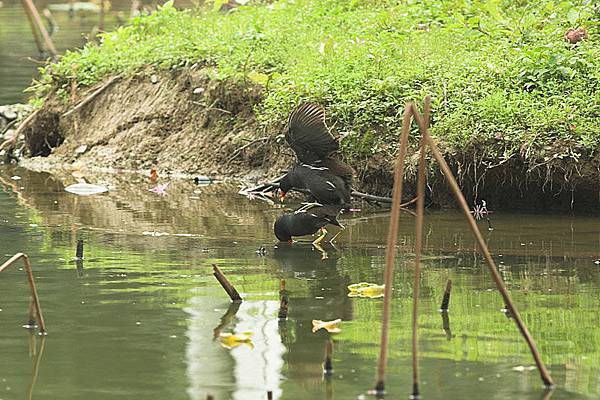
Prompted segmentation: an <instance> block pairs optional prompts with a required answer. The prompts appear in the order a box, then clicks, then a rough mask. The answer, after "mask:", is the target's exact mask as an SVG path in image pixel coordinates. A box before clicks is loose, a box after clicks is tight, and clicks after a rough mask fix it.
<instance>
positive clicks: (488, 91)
mask: <svg viewBox="0 0 600 400" xmlns="http://www.w3.org/2000/svg"><path fill="white" fill-rule="evenodd" d="M593 3H594V2H590V1H551V0H542V1H536V2H530V1H526V0H520V1H514V0H510V1H509V0H489V1H477V0H471V1H469V0H407V1H392V0H388V1H374V0H372V1H357V0H287V1H275V2H272V4H259V3H257V2H251V3H250V4H249V5H247V6H243V7H239V8H237V9H235V10H233V11H231V12H229V13H226V14H224V13H221V12H216V11H211V10H204V11H199V10H194V11H189V10H188V11H178V10H176V9H175V8H174V7H173V6H172V5H171V4H170V3H167V4H165V5H164V6H163V7H162V8H160V9H159V10H158V11H157V12H155V13H153V14H152V15H149V16H142V17H138V18H135V19H133V20H131V21H130V23H129V25H128V26H125V27H121V28H119V29H117V30H116V31H114V32H109V33H106V34H104V35H102V36H101V40H100V42H101V43H100V44H99V45H96V44H89V45H87V46H86V47H85V48H83V49H82V50H78V51H74V52H68V53H67V54H66V55H64V56H63V57H62V58H61V60H60V61H59V62H58V63H55V64H52V65H50V66H48V67H46V68H45V69H44V70H43V74H42V78H41V80H40V82H38V83H37V84H36V85H34V87H35V88H36V89H37V90H38V94H39V95H41V94H44V93H46V92H47V91H48V90H50V89H52V88H55V89H57V90H58V91H59V93H60V92H64V93H67V92H68V91H69V89H70V87H71V85H72V82H73V81H75V82H76V83H77V85H79V86H85V85H91V84H94V83H96V82H98V81H100V80H101V79H103V78H104V77H105V76H107V75H114V74H125V75H129V74H136V73H144V72H147V71H151V70H153V69H156V68H158V69H169V68H177V67H180V66H184V65H192V64H195V63H198V64H199V65H201V66H204V67H208V68H209V69H210V70H211V71H212V73H213V74H214V77H215V78H218V79H245V80H251V81H254V82H256V83H260V84H262V85H264V86H265V88H266V89H265V91H264V97H263V100H262V102H261V103H260V104H259V105H258V106H256V112H257V115H258V117H259V121H260V122H261V123H264V124H267V125H275V126H281V124H282V123H283V122H284V121H285V119H286V117H287V114H288V113H289V110H290V109H291V108H292V107H293V106H294V105H295V104H297V103H298V102H300V101H303V100H314V101H318V102H321V103H323V104H324V105H326V107H327V109H328V113H329V116H330V117H331V121H337V123H336V125H335V129H336V131H337V132H338V133H340V135H341V137H342V138H343V139H342V144H343V148H344V152H345V154H346V156H347V157H349V158H350V159H351V160H354V161H358V160H364V159H366V158H369V157H371V156H373V155H375V154H378V153H383V154H384V155H386V154H388V155H391V154H393V153H394V152H395V149H396V143H397V140H396V139H397V136H398V127H399V126H400V124H401V112H402V108H403V106H404V104H405V102H406V101H407V100H410V99H422V98H423V97H424V96H425V95H426V94H431V95H432V96H433V109H434V110H433V121H434V124H435V127H434V135H436V136H437V137H438V138H439V139H440V141H441V143H442V145H443V146H444V147H445V149H446V151H449V152H455V151H458V152H460V151H465V150H467V149H468V148H470V147H471V146H475V147H477V148H478V149H481V151H482V152H484V154H485V155H486V156H487V159H489V160H492V161H494V162H502V161H504V160H508V159H510V158H512V157H515V158H519V157H522V158H524V159H525V160H526V161H527V162H529V163H538V164H539V163H545V162H550V161H552V160H554V159H566V158H570V159H575V160H577V159H580V158H584V159H585V158H589V157H592V156H594V155H595V154H596V153H595V152H596V151H597V149H598V146H599V145H600V124H599V123H598V121H599V119H600V90H599V89H600V45H599V43H600V7H598V6H595V5H594V4H593ZM579 26H581V27H584V28H585V29H586V30H587V32H588V35H589V38H588V39H587V40H584V41H581V42H579V43H577V44H571V43H569V42H567V41H566V40H565V39H564V34H565V31H566V30H567V29H568V28H575V27H579Z"/></svg>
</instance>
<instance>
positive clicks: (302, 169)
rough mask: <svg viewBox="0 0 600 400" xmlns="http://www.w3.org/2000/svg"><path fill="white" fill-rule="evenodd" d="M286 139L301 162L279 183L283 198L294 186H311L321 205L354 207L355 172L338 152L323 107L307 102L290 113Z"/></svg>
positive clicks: (315, 197)
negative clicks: (351, 194) (352, 190)
mask: <svg viewBox="0 0 600 400" xmlns="http://www.w3.org/2000/svg"><path fill="white" fill-rule="evenodd" d="M285 139H286V141H287V142H288V144H289V145H290V147H291V148H292V150H294V153H296V157H297V159H298V162H297V163H296V165H294V166H293V167H292V169H291V170H290V171H289V172H288V173H287V174H286V175H285V176H284V177H283V178H282V179H281V181H280V182H279V188H280V198H281V200H283V198H284V197H285V194H286V192H288V191H289V190H291V189H293V188H296V189H307V190H308V191H309V193H310V195H311V197H312V198H313V199H314V200H315V201H317V202H319V203H321V204H327V205H329V204H331V205H340V206H342V208H350V191H351V185H352V176H353V174H354V171H353V170H352V168H351V167H350V166H349V165H348V164H346V163H344V162H343V161H342V160H340V159H338V158H336V157H335V155H334V153H335V152H336V151H337V150H338V149H339V143H338V141H337V139H336V138H334V137H333V135H332V134H331V133H330V132H329V129H328V128H327V126H326V125H325V110H324V109H323V107H321V106H320V105H318V104H313V103H305V104H302V105H300V106H299V107H298V108H296V110H295V111H294V112H293V113H292V114H291V115H290V118H289V121H288V125H287V127H286V133H285Z"/></svg>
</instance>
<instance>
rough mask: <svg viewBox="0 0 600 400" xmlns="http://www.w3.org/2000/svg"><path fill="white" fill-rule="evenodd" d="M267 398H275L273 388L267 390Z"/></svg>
mask: <svg viewBox="0 0 600 400" xmlns="http://www.w3.org/2000/svg"><path fill="white" fill-rule="evenodd" d="M267 400H273V392H272V391H271V390H269V391H268V392H267Z"/></svg>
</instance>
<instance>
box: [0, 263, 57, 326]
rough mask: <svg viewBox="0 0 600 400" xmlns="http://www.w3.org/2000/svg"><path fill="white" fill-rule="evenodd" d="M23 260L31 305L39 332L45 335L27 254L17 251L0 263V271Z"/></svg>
mask: <svg viewBox="0 0 600 400" xmlns="http://www.w3.org/2000/svg"><path fill="white" fill-rule="evenodd" d="M21 259H22V260H23V265H24V267H25V273H26V274H27V280H28V281H29V288H30V289H31V302H32V305H33V309H35V314H36V316H37V319H38V322H39V324H40V333H41V334H43V335H45V334H46V333H47V331H46V323H45V322H44V315H43V313H42V306H40V299H39V297H38V293H37V289H36V287H35V282H34V280H33V272H32V271H31V264H30V263H29V257H27V254H23V253H17V254H15V255H14V256H12V257H11V258H10V260H8V261H7V262H5V263H4V264H2V265H0V272H2V271H4V270H5V269H7V268H8V267H10V266H11V265H13V264H14V263H16V262H17V261H19V260H21ZM31 318H32V313H31V311H30V319H31Z"/></svg>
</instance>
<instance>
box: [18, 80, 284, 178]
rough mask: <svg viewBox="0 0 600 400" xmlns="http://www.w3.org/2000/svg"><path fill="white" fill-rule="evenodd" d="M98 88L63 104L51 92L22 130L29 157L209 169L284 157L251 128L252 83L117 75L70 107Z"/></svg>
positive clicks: (272, 166)
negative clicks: (100, 90)
mask: <svg viewBox="0 0 600 400" xmlns="http://www.w3.org/2000/svg"><path fill="white" fill-rule="evenodd" d="M100 87H102V85H98V86H97V87H95V88H91V89H90V90H89V91H88V92H86V93H79V95H78V98H77V99H76V100H75V101H69V104H65V101H63V100H61V99H59V98H58V97H57V96H56V95H52V96H51V97H50V98H49V99H48V100H47V101H46V103H45V105H44V106H43V108H42V110H40V111H39V112H38V115H37V116H36V118H35V120H34V121H32V123H31V124H30V125H29V126H28V127H27V129H25V132H24V134H25V140H26V144H27V148H28V150H29V155H30V156H31V157H38V156H40V157H46V158H45V159H44V160H43V161H44V163H46V164H48V165H52V164H65V163H67V164H69V163H78V165H84V166H86V167H88V168H94V167H97V168H106V167H110V168H117V169H130V170H148V171H149V170H150V169H152V168H156V169H158V170H159V171H171V172H179V173H185V174H213V175H215V174H220V175H235V174H245V173H248V171H249V170H253V169H262V170H263V171H262V172H263V173H267V172H271V173H272V172H274V171H275V170H276V169H277V168H285V166H286V163H287V162H290V160H291V153H290V154H289V155H288V156H285V155H282V156H281V157H280V156H279V149H280V147H281V146H279V145H277V146H275V145H274V144H275V143H274V139H275V136H276V135H267V134H266V133H264V132H262V131H261V130H260V129H259V128H258V125H257V123H256V120H255V117H254V112H253V107H254V105H255V104H256V103H257V102H258V101H259V100H260V95H261V88H260V87H258V86H248V85H242V84H234V83H231V82H223V81H215V80H211V79H210V78H209V77H208V76H207V75H206V74H205V73H203V72H202V71H194V70H191V69H187V70H180V71H174V72H171V73H163V74H160V75H152V76H138V77H132V78H127V79H116V80H115V81H114V82H113V83H112V84H110V85H109V86H108V87H106V89H104V90H103V91H102V92H101V93H99V94H98V95H96V96H95V97H93V99H92V100H91V101H88V102H87V103H86V104H84V105H83V106H82V107H80V108H77V109H76V110H75V111H72V112H70V111H71V110H73V109H74V108H76V107H77V106H78V104H79V103H81V102H83V101H85V100H86V97H87V96H89V95H91V94H92V93H94V91H96V90H97V89H98V88H100ZM69 112H70V113H69ZM29 162H31V161H29ZM267 170H268V171H267Z"/></svg>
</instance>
